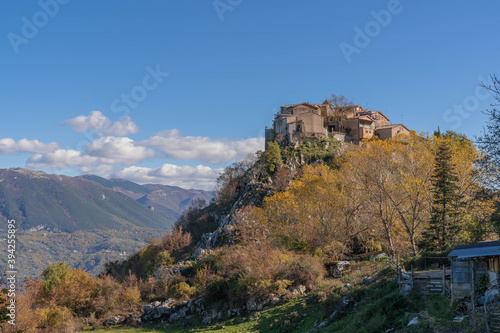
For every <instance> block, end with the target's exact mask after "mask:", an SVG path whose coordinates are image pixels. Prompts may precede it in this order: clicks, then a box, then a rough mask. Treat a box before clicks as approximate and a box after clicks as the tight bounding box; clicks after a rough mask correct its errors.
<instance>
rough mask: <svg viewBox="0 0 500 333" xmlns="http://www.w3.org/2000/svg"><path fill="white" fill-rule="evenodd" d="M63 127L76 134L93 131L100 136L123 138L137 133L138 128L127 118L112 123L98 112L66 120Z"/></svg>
mask: <svg viewBox="0 0 500 333" xmlns="http://www.w3.org/2000/svg"><path fill="white" fill-rule="evenodd" d="M63 125H66V126H70V127H71V128H73V130H75V131H76V132H85V131H95V132H96V133H97V134H98V135H100V136H102V135H115V136H125V135H127V134H129V133H137V132H138V131H139V128H138V127H137V125H136V124H135V123H134V122H133V121H132V119H130V117H129V116H126V117H125V118H123V119H119V120H116V121H114V122H112V121H111V120H110V119H109V118H108V117H106V116H105V115H103V114H102V112H100V111H92V112H90V115H88V116H78V117H76V118H73V119H70V120H66V121H65V122H63Z"/></svg>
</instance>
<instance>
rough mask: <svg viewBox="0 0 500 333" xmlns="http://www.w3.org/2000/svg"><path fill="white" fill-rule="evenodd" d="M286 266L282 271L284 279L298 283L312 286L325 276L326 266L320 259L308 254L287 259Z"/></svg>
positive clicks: (281, 274)
mask: <svg viewBox="0 0 500 333" xmlns="http://www.w3.org/2000/svg"><path fill="white" fill-rule="evenodd" d="M286 266H287V267H286V268H285V269H284V270H282V271H281V272H280V276H281V278H283V279H286V280H290V281H294V284H296V285H300V284H301V285H304V286H306V287H308V288H312V287H313V286H315V285H316V284H317V283H318V282H319V281H321V280H322V279H323V277H324V276H325V273H326V270H325V267H324V266H323V264H322V263H321V262H319V261H318V259H316V258H314V257H312V256H310V255H306V254H300V255H297V254H296V255H294V256H292V257H291V258H290V259H289V261H288V260H287V264H286Z"/></svg>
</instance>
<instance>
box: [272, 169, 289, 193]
mask: <svg viewBox="0 0 500 333" xmlns="http://www.w3.org/2000/svg"><path fill="white" fill-rule="evenodd" d="M292 178H293V177H292V175H291V174H290V171H288V169H279V170H278V171H277V172H276V173H275V174H274V176H273V178H272V181H273V182H272V186H273V190H275V191H277V192H281V191H286V190H287V189H288V187H289V186H290V182H291V181H292Z"/></svg>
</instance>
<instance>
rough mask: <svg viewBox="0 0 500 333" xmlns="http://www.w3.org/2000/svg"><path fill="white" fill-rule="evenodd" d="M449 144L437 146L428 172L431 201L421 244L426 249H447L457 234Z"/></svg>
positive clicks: (456, 203)
mask: <svg viewBox="0 0 500 333" xmlns="http://www.w3.org/2000/svg"><path fill="white" fill-rule="evenodd" d="M451 157H452V151H451V147H450V144H449V143H448V142H446V141H443V142H441V143H440V144H439V146H438V151H437V154H436V158H435V165H434V173H433V175H432V194H433V205H432V210H431V219H430V222H429V227H428V228H427V230H425V232H424V233H423V244H422V245H423V247H424V248H426V249H427V250H437V251H443V250H445V249H448V248H449V247H451V246H452V245H454V242H455V240H456V238H457V232H458V219H459V214H460V202H461V200H462V196H461V195H460V194H459V193H458V186H457V184H456V182H457V180H458V178H457V176H456V173H455V170H454V166H453V164H452V162H451Z"/></svg>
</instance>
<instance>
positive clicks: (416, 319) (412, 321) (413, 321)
mask: <svg viewBox="0 0 500 333" xmlns="http://www.w3.org/2000/svg"><path fill="white" fill-rule="evenodd" d="M415 324H418V317H414V318H413V319H412V320H410V322H409V323H408V326H411V325H415Z"/></svg>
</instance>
